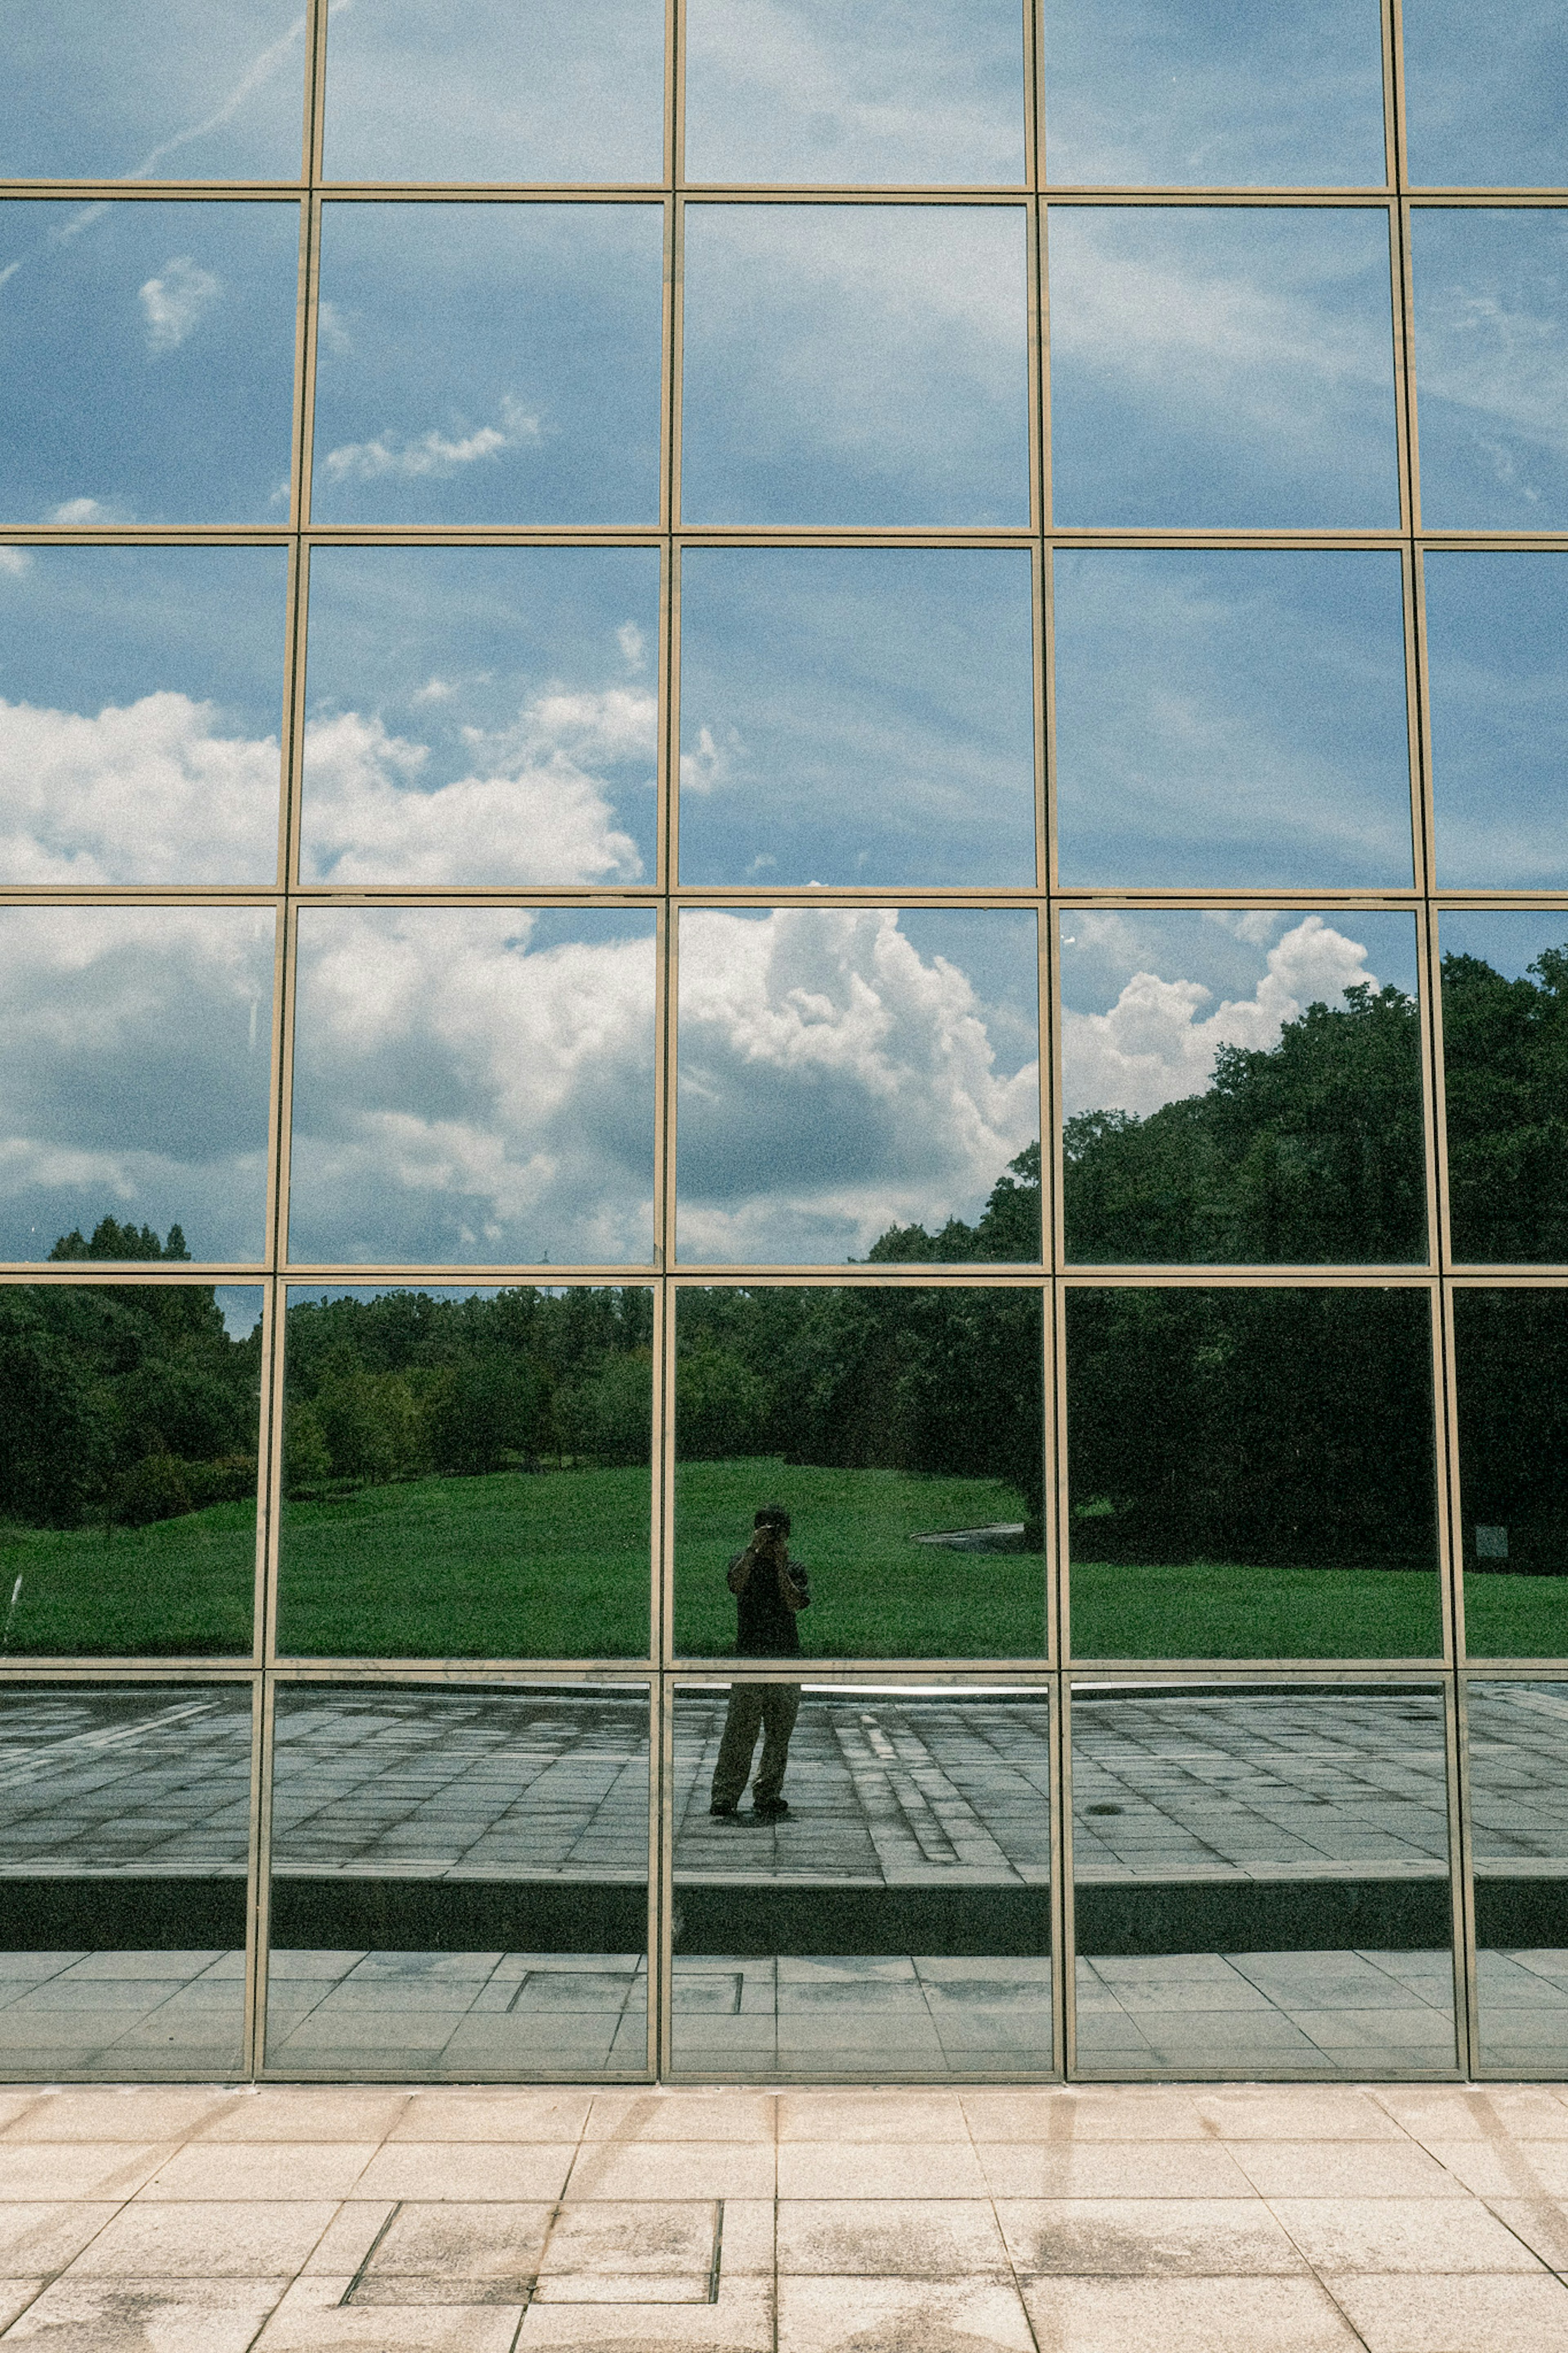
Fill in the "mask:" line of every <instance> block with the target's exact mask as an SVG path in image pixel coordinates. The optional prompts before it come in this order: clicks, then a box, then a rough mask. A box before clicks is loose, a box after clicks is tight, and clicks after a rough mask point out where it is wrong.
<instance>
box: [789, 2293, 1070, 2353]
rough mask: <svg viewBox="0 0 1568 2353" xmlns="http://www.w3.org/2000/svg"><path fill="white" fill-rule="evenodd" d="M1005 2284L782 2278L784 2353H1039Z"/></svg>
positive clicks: (1019, 2306)
mask: <svg viewBox="0 0 1568 2353" xmlns="http://www.w3.org/2000/svg"><path fill="white" fill-rule="evenodd" d="M1034 2341H1035V2340H1034V2338H1033V2337H1032V2336H1031V2334H1030V2330H1029V2322H1028V2316H1027V2315H1026V2312H1025V2310H1024V2306H1023V2304H1022V2302H1021V2301H1020V2298H1019V2295H1018V2291H1017V2289H1016V2287H1014V2286H1013V2285H1012V2284H1010V2283H1005V2282H1003V2281H1001V2280H933V2279H860V2278H856V2277H853V2276H851V2277H848V2278H840V2279H833V2278H821V2279H782V2280H780V2282H779V2353H1034Z"/></svg>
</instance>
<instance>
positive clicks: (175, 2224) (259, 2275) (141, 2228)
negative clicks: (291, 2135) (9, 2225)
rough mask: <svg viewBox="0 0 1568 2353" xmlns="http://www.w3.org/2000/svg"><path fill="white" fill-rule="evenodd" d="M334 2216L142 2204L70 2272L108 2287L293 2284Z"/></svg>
mask: <svg viewBox="0 0 1568 2353" xmlns="http://www.w3.org/2000/svg"><path fill="white" fill-rule="evenodd" d="M335 2211H336V2210H335V2208H334V2207H333V2205H332V2203H331V2200H327V2199H307V2200H290V2199H283V2198H275V2199H270V2200H267V2201H265V2202H261V2201H257V2202H254V2203H253V2202H249V2201H247V2202H244V2203H236V2204H228V2205H226V2204H225V2203H223V2201H222V2200H217V2199H197V2200H192V2201H191V2202H190V2203H189V2204H184V2205H180V2204H176V2203H174V2202H173V2201H171V2200H153V2201H152V2202H151V2203H148V2204H145V2205H144V2204H142V2202H141V2200H136V2201H135V2202H134V2203H132V2204H131V2205H127V2206H122V2207H121V2209H120V2211H119V2212H118V2213H117V2214H116V2215H114V2217H113V2218H112V2220H110V2221H108V2222H106V2223H105V2224H104V2225H103V2228H102V2229H101V2230H100V2232H98V2234H97V2236H96V2237H95V2238H94V2239H92V2240H91V2241H90V2242H89V2244H88V2245H87V2246H86V2247H84V2248H83V2250H82V2252H81V2253H80V2254H79V2255H78V2256H77V2257H76V2259H75V2261H74V2263H73V2264H72V2266H71V2270H72V2274H73V2276H74V2275H77V2274H80V2275H81V2276H83V2277H92V2278H106V2279H107V2278H110V2277H132V2276H140V2277H145V2278H149V2279H153V2278H163V2279H202V2278H205V2277H212V2278H216V2279H270V2278H274V2277H277V2278H281V2279H292V2277H293V2276H294V2274H295V2273H296V2272H297V2271H298V2270H299V2269H300V2265H301V2264H302V2263H305V2262H306V2261H307V2260H308V2258H309V2256H310V2253H311V2251H312V2249H313V2248H314V2247H315V2245H316V2243H317V2242H318V2240H319V2239H320V2238H321V2233H322V2232H323V2231H324V2230H325V2229H326V2228H327V2226H328V2224H329V2223H330V2222H331V2220H332V2216H333V2213H334V2212H335Z"/></svg>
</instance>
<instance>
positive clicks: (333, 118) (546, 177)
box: [325, 0, 664, 182]
mask: <svg viewBox="0 0 1568 2353" xmlns="http://www.w3.org/2000/svg"><path fill="white" fill-rule="evenodd" d="M325 163H326V172H327V177H328V178H329V179H332V180H462V181H469V182H472V181H480V180H543V181H551V182H554V181H571V180H597V181H606V180H658V179H659V178H661V177H662V175H663V167H664V7H663V0H531V5H530V6H528V7H527V8H520V7H519V6H518V5H517V0H464V5H463V6H462V8H461V9H455V8H441V7H432V6H431V5H430V0H334V5H333V7H332V9H331V16H330V19H329V30H328V40H327V121H326V141H325Z"/></svg>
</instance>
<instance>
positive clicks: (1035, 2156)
mask: <svg viewBox="0 0 1568 2353" xmlns="http://www.w3.org/2000/svg"><path fill="white" fill-rule="evenodd" d="M977 2154H978V2156H979V2158H980V2163H981V2167H982V2168H983V2170H984V2176H985V2184H986V2187H987V2189H989V2190H990V2192H991V2195H992V2196H993V2197H994V2198H1251V2197H1253V2196H1254V2195H1255V2194H1256V2192H1255V2190H1254V2187H1253V2185H1252V2183H1251V2182H1249V2181H1248V2180H1247V2176H1246V2174H1245V2173H1244V2172H1243V2171H1242V2169H1241V2168H1240V2166H1239V2165H1238V2164H1237V2161H1236V2158H1234V2157H1233V2156H1232V2154H1231V2152H1230V2151H1229V2149H1227V2148H1222V2147H1220V2145H1219V2143H1218V2142H1217V2141H1098V2142H1097V2141H1089V2142H1085V2143H1083V2144H1082V2145H1081V2146H1070V2147H1064V2146H1063V2145H1062V2144H1061V2143H1060V2142H1046V2143H1045V2144H1043V2145H1035V2146H1031V2145H1030V2144H1029V2143H1027V2142H1020V2141H1001V2142H992V2141H982V2142H981V2143H979V2144H978V2147H977Z"/></svg>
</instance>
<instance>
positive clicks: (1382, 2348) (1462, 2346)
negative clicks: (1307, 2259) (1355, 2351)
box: [1325, 2272, 1568, 2353]
mask: <svg viewBox="0 0 1568 2353" xmlns="http://www.w3.org/2000/svg"><path fill="white" fill-rule="evenodd" d="M1325 2284H1326V2285H1327V2286H1328V2287H1329V2288H1330V2289H1331V2292H1332V2293H1333V2295H1335V2297H1336V2298H1337V2299H1338V2301H1339V2302H1340V2303H1341V2304H1342V2306H1344V2309H1345V2312H1346V2314H1347V2316H1349V2318H1350V2319H1351V2321H1352V2323H1353V2324H1354V2326H1355V2327H1356V2328H1357V2329H1359V2330H1360V2332H1361V2337H1362V2341H1363V2344H1364V2345H1365V2346H1366V2348H1367V2353H1568V2287H1564V2286H1563V2282H1562V2281H1561V2280H1559V2279H1554V2278H1552V2274H1550V2273H1548V2272H1537V2273H1535V2274H1533V2275H1531V2276H1529V2277H1526V2278H1520V2277H1517V2276H1515V2277H1511V2278H1498V2277H1497V2276H1496V2275H1495V2274H1490V2275H1489V2274H1484V2273H1483V2274H1472V2275H1471V2276H1469V2277H1468V2278H1458V2279H1456V2278H1453V2277H1451V2276H1449V2277H1442V2276H1435V2277H1430V2278H1426V2279H1419V2278H1412V2277H1411V2276H1410V2275H1409V2274H1407V2273H1404V2274H1399V2275H1397V2276H1395V2277H1393V2278H1389V2277H1387V2276H1382V2277H1380V2276H1379V2275H1378V2274H1375V2273H1366V2272H1363V2273H1361V2274H1356V2275H1354V2276H1345V2275H1342V2274H1337V2273H1335V2274H1328V2275H1327V2276H1326V2280H1325Z"/></svg>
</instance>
